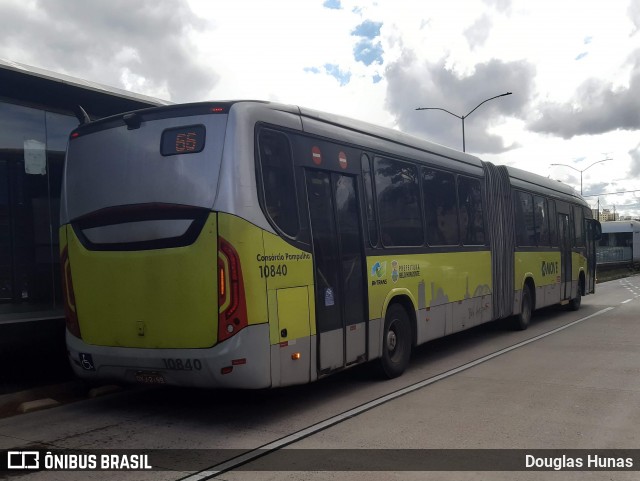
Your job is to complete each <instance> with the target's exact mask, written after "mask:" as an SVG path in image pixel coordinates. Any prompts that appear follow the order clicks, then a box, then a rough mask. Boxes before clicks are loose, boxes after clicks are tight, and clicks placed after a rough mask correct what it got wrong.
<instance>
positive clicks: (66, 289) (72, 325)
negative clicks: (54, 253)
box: [60, 247, 82, 339]
mask: <svg viewBox="0 0 640 481" xmlns="http://www.w3.org/2000/svg"><path fill="white" fill-rule="evenodd" d="M60 268H61V270H62V296H63V298H64V317H65V319H66V321H67V329H68V330H69V332H70V333H71V334H73V335H74V336H76V337H77V338H78V339H82V336H81V335H80V323H79V322H78V311H77V310H76V295H75V293H74V292H73V280H72V278H71V263H70V262H69V250H68V249H67V247H65V248H64V249H63V250H62V253H61V254H60Z"/></svg>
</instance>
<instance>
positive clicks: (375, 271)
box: [371, 261, 387, 286]
mask: <svg viewBox="0 0 640 481" xmlns="http://www.w3.org/2000/svg"><path fill="white" fill-rule="evenodd" d="M386 276H387V261H384V262H376V263H375V264H373V266H371V278H372V280H371V285H372V286H383V285H386V283H387V279H386Z"/></svg>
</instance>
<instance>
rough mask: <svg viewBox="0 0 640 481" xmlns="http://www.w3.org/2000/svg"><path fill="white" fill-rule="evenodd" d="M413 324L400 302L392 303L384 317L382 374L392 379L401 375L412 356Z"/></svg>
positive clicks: (380, 366)
mask: <svg viewBox="0 0 640 481" xmlns="http://www.w3.org/2000/svg"><path fill="white" fill-rule="evenodd" d="M411 344H412V343H411V324H410V323H409V316H408V315H407V311H406V310H405V309H404V307H402V306H401V305H400V304H391V305H390V306H389V309H387V315H386V317H385V318H384V332H383V335H382V357H381V358H380V359H379V371H380V374H381V375H382V376H383V377H385V378H387V379H392V378H394V377H398V376H400V375H401V374H402V373H403V372H404V371H405V369H406V368H407V366H408V365H409V359H410V357H411Z"/></svg>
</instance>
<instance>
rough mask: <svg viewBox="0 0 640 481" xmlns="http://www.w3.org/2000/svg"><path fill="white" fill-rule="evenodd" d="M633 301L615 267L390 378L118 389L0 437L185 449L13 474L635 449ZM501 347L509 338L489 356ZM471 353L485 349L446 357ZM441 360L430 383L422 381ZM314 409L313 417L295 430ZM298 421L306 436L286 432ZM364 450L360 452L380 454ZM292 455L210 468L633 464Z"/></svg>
mask: <svg viewBox="0 0 640 481" xmlns="http://www.w3.org/2000/svg"><path fill="white" fill-rule="evenodd" d="M639 307H640V277H632V278H627V279H621V280H616V281H612V282H608V283H604V284H600V285H598V292H597V294H596V295H594V296H588V297H585V298H583V306H582V308H581V309H580V310H579V311H577V312H568V311H564V310H562V309H559V308H554V309H546V310H544V311H541V312H537V314H536V316H535V317H534V322H533V324H532V325H531V327H530V328H529V329H528V330H527V331H524V332H513V331H507V330H504V329H502V328H501V327H500V326H499V325H497V324H490V325H487V326H481V327H479V328H475V329H473V330H471V331H468V332H465V333H460V334H457V335H454V336H451V337H449V338H446V339H442V340H438V341H435V342H431V343H428V344H427V345H425V346H422V347H420V348H418V349H417V350H416V352H415V353H414V356H413V358H412V363H411V366H410V369H409V370H408V371H407V372H406V373H405V374H404V375H403V376H402V377H401V378H398V379H394V380H391V381H384V382H383V381H379V380H378V379H376V378H375V376H373V375H372V374H371V371H370V370H369V369H367V366H363V367H358V368H355V369H353V370H351V371H347V372H344V373H342V374H339V375H336V376H332V377H329V378H326V379H324V380H322V381H320V382H317V383H315V384H311V385H308V386H300V387H293V388H286V389H279V390H273V391H260V392H245V391H222V392H221V391H202V390H189V389H170V388H159V389H155V388H136V389H130V390H127V391H125V392H122V393H119V394H115V395H110V396H106V397H103V398H98V399H92V400H87V401H82V402H76V403H71V404H67V405H64V406H61V407H57V408H53V409H50V410H47V411H39V412H34V413H30V414H25V415H19V416H14V417H11V418H6V419H2V420H0V449H28V448H29V447H42V448H47V449H55V448H57V449H81V450H92V449H93V450H95V449H132V450H135V451H140V450H143V449H174V450H175V449H183V450H186V451H182V452H181V453H182V455H181V457H182V458H183V461H184V460H185V459H188V462H183V463H182V464H180V463H177V462H175V459H172V456H174V457H175V456H176V452H175V451H167V452H166V456H165V458H164V459H162V460H161V461H160V465H163V464H164V465H165V466H168V467H172V468H176V469H181V470H182V471H179V472H178V471H174V472H172V471H155V472H135V473H134V472H127V473H125V472H111V471H109V472H107V471H103V472H91V473H89V472H82V473H80V472H65V473H52V472H40V473H35V474H30V475H28V476H23V477H20V478H21V479H22V478H24V479H34V480H41V479H62V478H64V479H142V480H144V479H167V480H169V479H171V480H175V479H180V478H183V477H185V476H190V475H191V474H192V473H193V472H195V471H198V470H201V469H206V468H209V469H211V470H212V473H213V472H215V471H216V470H217V468H215V467H214V465H215V464H216V463H217V462H218V461H221V456H222V457H224V456H225V453H226V454H229V455H230V454H231V453H230V452H229V451H216V450H221V449H240V450H249V451H250V450H252V449H256V448H260V447H263V448H264V447H267V448H269V449H271V448H273V449H274V450H275V454H273V455H272V456H275V455H278V453H282V452H283V451H281V450H280V446H279V444H283V445H284V444H287V443H288V446H287V447H286V449H301V448H304V449H312V450H313V451H311V453H325V452H324V451H317V450H322V449H332V450H335V451H329V452H326V453H325V454H327V455H328V456H332V457H333V458H332V463H333V466H334V469H344V467H345V466H349V461H350V459H349V457H350V456H351V457H352V456H353V452H352V451H349V450H350V449H372V450H375V449H381V448H384V449H390V448H393V449H399V450H405V449H416V448H419V449H474V450H475V449H522V450H530V449H558V450H560V451H562V450H566V449H604V448H607V449H633V448H640V315H639V313H640V308H639ZM575 321H580V322H577V323H574V322H575ZM571 323H574V324H571ZM570 324H571V325H570ZM568 325H570V326H569V327H566V328H565V329H563V330H560V331H558V332H554V333H552V334H549V335H547V336H546V337H542V338H540V339H538V340H535V341H534V342H530V343H528V344H523V345H521V346H517V344H518V343H521V342H523V341H526V340H527V339H532V338H535V337H536V336H538V335H540V334H544V333H548V332H550V331H553V330H554V329H557V328H560V327H563V326H568ZM513 346H517V347H513ZM505 348H511V350H509V351H507V352H503V353H501V354H500V355H495V356H492V353H494V354H495V353H498V352H500V351H501V350H503V349H505ZM485 358H486V359H485ZM479 359H481V360H483V359H484V360H483V362H479V363H477V364H474V365H473V366H471V367H469V368H468V369H459V368H461V367H464V366H465V365H468V363H470V362H473V361H476V360H479ZM454 369H458V370H457V371H456V372H454V373H453V374H451V375H449V376H446V377H445V376H442V378H441V379H439V380H437V382H426V383H424V381H425V380H429V379H433V378H434V377H435V376H439V375H441V374H443V373H448V372H450V371H452V370H454ZM420 382H423V384H424V386H422V387H420V388H419V389H415V390H413V391H412V392H409V393H406V394H404V395H403V396H401V397H397V398H392V396H390V398H389V400H386V401H385V402H381V403H379V404H377V405H374V406H371V407H368V408H367V407H366V406H369V405H368V404H367V403H369V402H371V401H373V400H376V399H379V398H381V397H382V396H385V395H392V394H393V393H394V392H396V391H397V390H398V389H402V388H406V387H408V386H411V385H415V384H416V383H420ZM362 406H365V408H362V409H361V410H362V411H363V412H358V411H357V409H358V407H362ZM354 408H355V409H356V411H352V414H348V413H347V415H344V413H345V412H347V411H349V410H350V409H354ZM340 415H342V417H338V418H336V416H340ZM332 420H333V421H332ZM325 421H328V422H327V427H326V428H324V429H317V430H314V429H311V430H308V431H303V430H305V429H309V428H310V427H312V426H314V425H316V424H317V423H322V422H325ZM300 431H303V434H305V433H306V435H305V436H304V437H301V438H300V439H297V438H296V437H292V438H289V437H288V436H290V435H292V434H294V433H297V432H300ZM279 440H280V441H279ZM282 447H284V446H282ZM195 449H200V450H209V451H198V452H194V451H193V450H195ZM285 451H286V450H285ZM400 452H401V453H402V451H400ZM189 453H191V455H189ZM368 453H369V454H370V455H371V456H372V461H371V462H372V463H374V461H380V460H382V461H385V460H384V456H389V455H390V454H388V453H387V452H386V451H371V452H368ZM442 453H443V455H446V454H447V453H446V451H443V452H442ZM156 454H157V453H156ZM391 454H393V452H392V453H391ZM396 454H397V453H396ZM296 456H297V457H296ZM267 458H268V456H267V457H266V458H263V459H267ZM156 459H157V458H156ZM291 461H292V463H293V462H297V463H298V464H296V466H298V465H299V466H300V469H301V471H286V472H274V471H255V472H254V471H246V470H245V471H238V470H231V471H228V472H224V473H221V474H218V475H216V476H215V477H214V478H213V479H223V480H244V479H255V480H276V479H277V480H280V479H350V480H351V479H353V480H359V479H363V480H367V481H370V480H372V479H462V480H478V479H480V480H484V479H505V480H506V479H509V480H510V479H523V480H529V479H531V480H534V479H536V480H537V479H554V480H555V479H615V480H618V479H634V480H635V479H639V478H640V475H639V473H638V471H635V472H622V471H593V472H591V471H586V472H585V471H583V472H524V471H515V472H513V471H512V472H482V471H465V472H415V471H403V470H402V469H403V466H398V465H397V464H396V465H394V462H395V463H397V462H398V461H397V460H394V459H389V460H388V462H387V464H384V463H383V464H382V465H383V466H387V467H389V470H388V471H384V472H383V471H372V472H361V471H355V472H344V471H315V472H308V471H306V470H307V469H310V468H312V467H313V466H310V465H307V467H306V468H305V462H304V459H303V458H302V459H301V458H300V454H299V453H298V454H296V453H295V452H292V453H291ZM256 462H257V461H256ZM156 466H158V463H156ZM251 466H252V465H251V464H249V465H247V466H245V468H244V469H251ZM254 466H257V465H255V464H254ZM637 469H640V466H638V467H637ZM302 471H305V472H302ZM203 477H205V478H206V476H203ZM12 479H13V476H12ZM191 479H196V478H191Z"/></svg>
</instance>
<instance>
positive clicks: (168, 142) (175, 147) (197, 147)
mask: <svg viewBox="0 0 640 481" xmlns="http://www.w3.org/2000/svg"><path fill="white" fill-rule="evenodd" d="M204 138H205V128H204V125H188V126H185V127H176V128H174V129H167V130H165V131H164V132H162V139H161V140H160V153H161V154H162V155H164V156H165V157H166V156H168V155H178V154H196V153H198V152H202V149H204Z"/></svg>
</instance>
